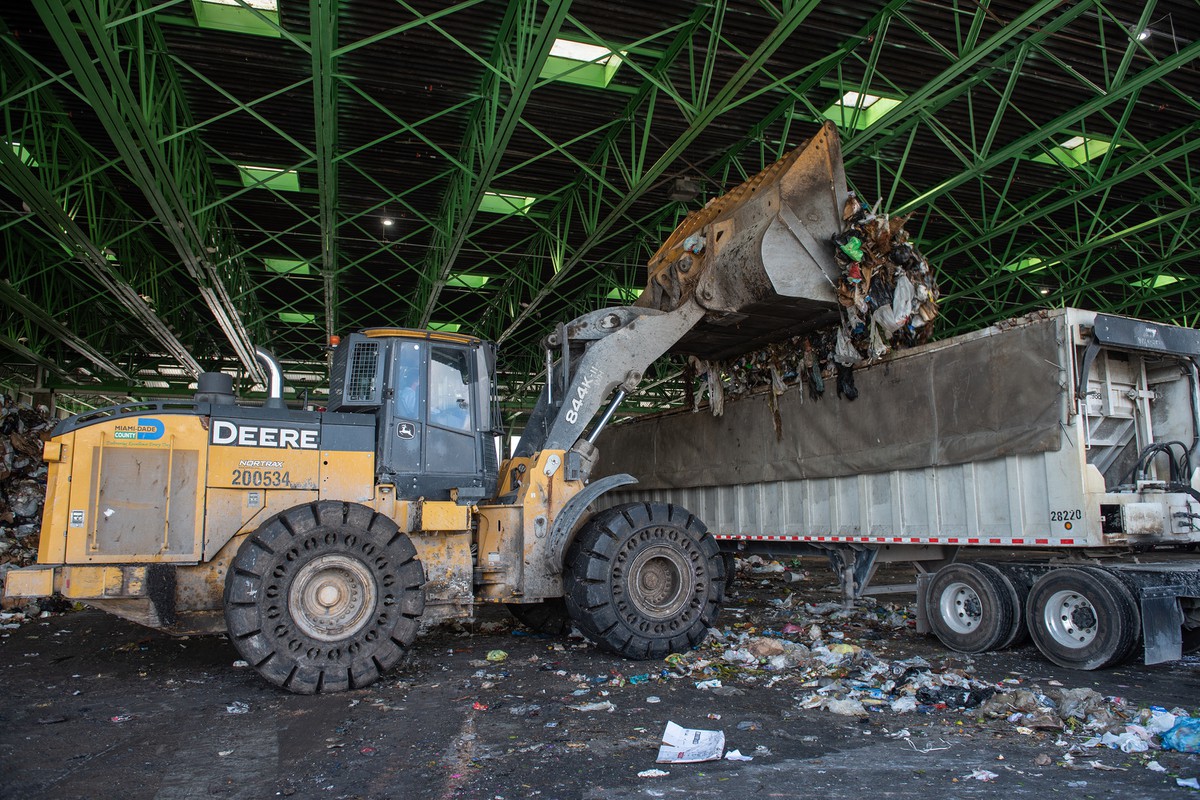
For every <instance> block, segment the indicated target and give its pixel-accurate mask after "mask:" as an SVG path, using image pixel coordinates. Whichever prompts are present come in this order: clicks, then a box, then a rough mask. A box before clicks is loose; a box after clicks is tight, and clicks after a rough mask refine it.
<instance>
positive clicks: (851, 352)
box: [833, 327, 862, 367]
mask: <svg viewBox="0 0 1200 800" xmlns="http://www.w3.org/2000/svg"><path fill="white" fill-rule="evenodd" d="M833 360H834V361H836V362H837V363H839V364H841V365H842V366H845V367H851V366H854V365H855V364H857V363H858V362H859V361H861V360H862V354H860V353H859V352H858V348H856V347H855V346H854V343H853V342H851V341H850V337H849V336H847V335H846V329H845V327H841V328H838V332H837V344H835V345H834V347H833Z"/></svg>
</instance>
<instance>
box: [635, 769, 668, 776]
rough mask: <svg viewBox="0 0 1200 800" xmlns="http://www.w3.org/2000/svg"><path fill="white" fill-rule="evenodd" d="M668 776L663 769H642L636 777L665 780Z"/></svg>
mask: <svg viewBox="0 0 1200 800" xmlns="http://www.w3.org/2000/svg"><path fill="white" fill-rule="evenodd" d="M670 774H671V773H669V772H667V771H666V770H665V769H644V770H642V771H641V772H639V773H638V774H637V776H638V777H639V778H665V777H667V776H668V775H670Z"/></svg>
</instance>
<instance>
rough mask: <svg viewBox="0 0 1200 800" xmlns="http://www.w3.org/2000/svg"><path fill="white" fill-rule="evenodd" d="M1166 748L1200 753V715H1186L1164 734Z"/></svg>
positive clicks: (1163, 741) (1163, 744)
mask: <svg viewBox="0 0 1200 800" xmlns="http://www.w3.org/2000/svg"><path fill="white" fill-rule="evenodd" d="M1162 746H1163V749H1164V750H1178V751H1179V752H1181V753H1200V717H1184V718H1182V719H1180V720H1179V721H1177V722H1176V723H1175V724H1174V725H1173V726H1172V727H1171V729H1170V730H1169V731H1167V732H1166V733H1164V734H1163V735H1162Z"/></svg>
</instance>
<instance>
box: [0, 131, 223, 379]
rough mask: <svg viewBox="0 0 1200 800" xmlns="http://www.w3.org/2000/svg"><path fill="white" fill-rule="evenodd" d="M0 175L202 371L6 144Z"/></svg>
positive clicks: (50, 232)
mask: <svg viewBox="0 0 1200 800" xmlns="http://www.w3.org/2000/svg"><path fill="white" fill-rule="evenodd" d="M0 178H2V179H3V181H4V182H5V183H7V184H8V185H9V187H10V188H11V189H12V190H13V191H14V192H16V193H17V195H18V196H20V197H21V199H22V200H24V201H25V202H26V203H27V204H28V205H29V208H30V209H31V210H32V211H33V212H34V213H35V214H37V216H38V218H39V219H40V220H41V221H42V223H43V225H42V227H43V230H44V232H45V234H46V235H47V236H48V237H50V238H52V239H57V240H58V241H60V242H61V243H62V244H63V246H64V247H66V248H67V249H68V250H69V251H70V252H72V253H73V254H74V255H75V256H76V258H77V259H78V260H79V263H80V264H82V266H83V267H84V268H85V269H86V270H87V271H88V272H89V274H90V275H91V276H92V278H93V279H94V280H95V281H96V282H97V283H98V284H99V285H100V286H101V287H103V288H104V289H106V290H107V291H108V292H109V294H111V295H112V296H113V297H114V298H116V300H117V302H118V303H120V304H121V306H123V307H124V308H125V310H126V311H128V312H129V313H130V314H131V315H132V316H133V317H134V318H136V319H137V320H138V321H139V322H141V323H142V324H143V325H144V326H145V327H146V329H147V330H148V331H150V333H151V334H152V335H153V336H154V338H155V339H157V340H158V342H159V343H160V344H161V345H162V346H163V347H164V348H166V350H167V352H168V353H170V354H171V355H172V356H173V357H174V358H175V359H177V360H178V361H179V364H180V365H181V366H182V367H183V368H184V369H186V370H188V371H189V372H191V373H192V374H195V375H198V374H200V372H202V371H203V370H201V369H200V364H199V363H198V362H197V361H196V359H194V358H193V357H192V355H191V353H189V352H188V350H187V348H186V347H184V346H183V343H182V342H180V341H179V340H178V339H177V338H175V334H173V333H172V332H171V330H170V329H169V328H168V327H167V325H166V323H165V322H163V321H162V320H161V319H159V318H158V315H156V314H155V313H154V312H153V311H151V310H150V307H149V306H148V305H146V303H145V301H144V300H142V298H141V295H140V294H139V293H138V291H137V290H136V289H134V288H133V287H132V286H130V285H129V283H128V282H126V280H125V279H124V278H123V277H121V275H120V274H118V273H117V272H116V271H115V270H114V269H113V268H112V267H111V266H110V265H109V263H108V260H107V259H106V258H105V257H104V252H103V251H102V250H101V248H99V247H97V246H96V244H95V243H94V242H92V240H91V239H89V238H88V236H87V234H85V233H84V232H83V230H82V229H81V228H80V227H79V225H77V224H76V223H75V220H74V219H72V218H71V217H70V215H68V214H67V212H66V211H64V210H63V209H62V207H61V206H60V205H59V204H58V203H57V202H56V201H55V199H54V197H53V196H52V195H51V194H50V192H49V190H48V189H46V187H45V186H43V185H42V183H41V181H39V180H38V178H37V176H36V175H34V174H33V170H32V169H30V168H29V167H28V166H27V165H25V164H23V163H21V160H20V159H19V158H18V157H17V156H16V154H15V153H14V152H13V151H12V150H11V149H9V148H7V147H0Z"/></svg>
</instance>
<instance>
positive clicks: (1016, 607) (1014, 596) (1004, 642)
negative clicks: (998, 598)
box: [979, 564, 1029, 650]
mask: <svg viewBox="0 0 1200 800" xmlns="http://www.w3.org/2000/svg"><path fill="white" fill-rule="evenodd" d="M979 566H981V567H987V568H988V569H989V570H994V571H995V575H996V577H997V579H998V580H999V581H1000V583H1001V586H1002V587H1003V589H1004V595H1005V596H1006V597H1007V598H1008V604H1009V607H1010V608H1011V609H1012V611H1011V613H1012V625H1010V626H1009V629H1008V635H1007V636H1005V637H1004V638H1003V639H1001V640H1000V643H999V644H997V645H996V647H995V649H996V650H1007V649H1008V648H1010V647H1013V646H1015V645H1018V644H1021V643H1023V642H1024V641H1025V640H1026V639H1028V638H1029V627H1028V626H1027V625H1026V624H1025V598H1026V597H1027V596H1028V595H1029V586H1027V585H1026V584H1023V583H1021V582H1019V581H1015V580H1013V579H1012V577H1011V576H1010V575H1008V574H1007V573H1006V572H1004V571H1003V570H1001V569H999V568H998V567H996V566H995V565H994V564H980V565H979Z"/></svg>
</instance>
